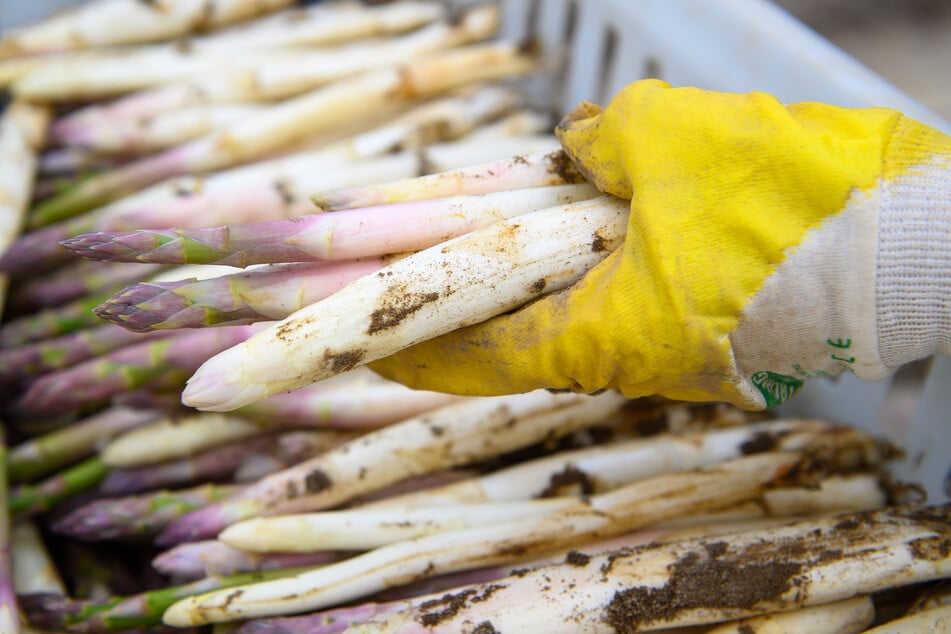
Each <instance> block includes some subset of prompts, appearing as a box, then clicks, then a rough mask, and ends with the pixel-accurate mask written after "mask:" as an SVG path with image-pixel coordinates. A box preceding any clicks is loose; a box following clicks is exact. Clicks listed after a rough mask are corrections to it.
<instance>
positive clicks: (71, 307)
mask: <svg viewBox="0 0 951 634" xmlns="http://www.w3.org/2000/svg"><path fill="white" fill-rule="evenodd" d="M118 290H121V288H115V289H109V290H107V291H105V292H100V293H96V294H93V295H86V296H85V297H80V298H79V299H75V300H73V301H71V302H67V303H65V304H62V305H60V306H54V307H52V308H44V309H43V310H41V311H39V312H36V313H32V314H30V315H24V316H22V317H17V318H16V319H11V320H10V321H8V322H6V323H5V324H3V326H0V347H2V348H11V347H14V346H22V345H27V344H30V343H34V342H37V341H42V340H44V339H48V338H52V337H59V336H63V335H67V334H69V333H72V332H75V331H77V330H84V329H88V328H92V327H94V326H100V325H102V320H100V319H99V317H97V316H96V314H95V313H94V312H93V309H94V308H96V306H98V305H99V304H101V303H102V302H104V301H106V300H107V299H109V297H110V296H111V294H112V293H115V292H117V291H118Z"/></svg>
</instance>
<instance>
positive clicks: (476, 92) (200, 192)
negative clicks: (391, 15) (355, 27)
mask: <svg viewBox="0 0 951 634" xmlns="http://www.w3.org/2000/svg"><path fill="white" fill-rule="evenodd" d="M517 102H518V96H517V94H516V93H515V92H514V91H512V90H511V89H507V88H504V87H501V86H491V85H490V86H477V87H472V88H469V89H462V90H460V91H457V93H456V94H453V95H451V96H448V97H443V98H439V99H435V100H432V101H429V102H426V103H424V104H421V105H420V106H417V107H415V108H413V109H412V110H410V111H409V112H407V113H406V114H404V115H402V116H399V117H397V118H396V119H394V120H393V121H391V122H389V123H387V124H384V125H382V126H378V127H377V128H374V129H372V130H370V131H368V132H365V133H361V134H357V135H355V136H352V137H350V138H348V139H345V140H343V141H341V142H339V143H335V144H333V145H331V146H330V147H321V148H318V149H316V150H313V149H312V150H304V151H301V152H298V153H296V154H291V155H288V156H286V157H280V158H277V159H273V160H268V161H262V162H259V163H255V164H252V165H250V166H246V167H240V168H232V169H229V170H224V171H221V172H217V173H214V174H206V175H197V176H192V177H183V178H174V179H170V180H168V181H166V182H163V183H160V184H158V185H155V186H152V187H149V188H147V189H145V190H143V191H141V192H138V193H136V194H133V195H131V196H126V197H124V198H122V199H120V200H118V201H116V202H114V203H112V204H109V205H106V206H104V207H101V208H99V209H97V210H95V211H93V212H89V213H86V214H82V215H80V216H79V217H77V218H75V219H73V220H70V221H66V222H62V223H56V224H54V225H51V226H49V227H44V228H43V229H40V230H36V231H33V232H31V233H28V234H26V235H25V236H23V237H22V238H20V239H19V240H18V241H16V242H15V243H14V244H13V245H12V246H11V249H10V252H9V254H7V255H6V256H5V257H3V258H2V259H0V270H5V271H8V272H11V273H15V274H16V273H26V272H30V271H32V270H35V269H36V268H38V267H40V268H42V267H44V266H49V265H50V264H51V263H55V262H58V261H62V260H63V259H64V258H65V257H66V255H67V253H68V252H67V251H65V250H64V249H62V248H61V247H60V246H59V244H57V242H58V241H60V240H63V239H66V238H70V237H73V236H76V235H79V234H81V233H85V232H88V231H93V230H102V231H109V230H119V231H121V230H134V229H164V228H166V227H169V226H177V227H198V226H209V225H211V226H214V225H216V224H221V223H225V222H228V223H241V222H251V221H257V220H260V221H263V220H277V219H280V218H289V217H292V216H295V215H300V214H303V213H311V212H313V206H312V205H311V204H310V203H309V202H308V201H307V200H306V197H307V196H308V195H309V194H310V193H312V192H314V191H321V190H324V189H327V188H328V187H341V186H342V187H349V186H355V185H365V184H368V183H374V182H378V181H380V180H384V181H385V180H389V179H393V178H405V177H409V176H415V175H416V174H417V173H418V172H419V170H420V162H419V160H418V158H417V157H416V156H415V155H413V154H411V153H404V154H400V155H399V156H397V157H386V156H381V155H383V154H384V153H387V152H389V151H391V150H394V149H399V148H415V147H418V146H420V145H421V144H425V143H430V142H432V141H437V140H440V139H446V138H454V137H456V136H460V135H463V134H465V133H466V132H468V131H469V130H471V129H472V128H474V127H475V126H477V125H479V124H480V123H482V122H484V121H486V120H488V119H491V118H493V117H496V116H498V115H499V114H501V113H502V112H505V111H506V110H508V109H510V108H511V107H513V105H515V104H516V103H517ZM374 157H376V158H378V160H371V159H373V158H374ZM294 193H296V194H297V195H298V196H299V198H295V197H294V196H293V195H291V194H294Z"/></svg>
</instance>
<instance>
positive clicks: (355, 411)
mask: <svg viewBox="0 0 951 634" xmlns="http://www.w3.org/2000/svg"><path fill="white" fill-rule="evenodd" d="M459 399H460V397H457V396H453V395H451V394H443V393H441V392H430V391H426V390H413V389H410V388H408V387H406V386H404V385H402V384H400V383H395V382H393V381H386V380H382V379H381V378H380V377H379V376H377V375H375V374H373V373H372V372H370V371H368V370H366V369H365V368H357V369H355V370H351V371H350V372H345V373H344V374H341V375H338V376H336V377H332V378H330V379H325V380H323V381H321V382H319V383H315V384H313V385H310V386H308V387H305V388H301V389H299V390H294V391H293V392H287V393H284V394H275V395H274V396H271V397H269V398H266V399H264V400H263V401H258V402H256V403H252V404H250V405H245V406H244V407H241V408H239V409H237V410H235V412H234V413H235V414H237V415H239V416H244V417H247V418H250V419H252V420H256V421H259V422H263V423H268V424H273V425H280V426H287V427H296V428H302V427H303V428H306V427H318V428H324V429H327V428H329V429H347V430H350V429H353V430H367V429H375V428H377V427H383V426H384V425H389V424H391V423H396V422H399V421H401V420H404V419H407V418H410V417H412V416H418V415H420V414H423V413H424V412H428V411H430V410H434V409H437V408H440V407H443V406H446V405H449V404H451V403H454V402H456V401H457V400H459Z"/></svg>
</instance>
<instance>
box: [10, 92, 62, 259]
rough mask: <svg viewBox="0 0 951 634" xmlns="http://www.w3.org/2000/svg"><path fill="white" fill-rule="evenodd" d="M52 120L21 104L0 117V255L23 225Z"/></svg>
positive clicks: (37, 108)
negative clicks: (38, 158) (39, 153)
mask: <svg viewBox="0 0 951 634" xmlns="http://www.w3.org/2000/svg"><path fill="white" fill-rule="evenodd" d="M49 118H50V112H49V110H48V109H46V108H44V107H41V106H34V105H31V104H28V103H25V102H22V101H14V102H13V103H11V104H9V105H8V106H7V107H6V109H5V110H4V112H3V115H2V118H0V165H2V169H0V255H2V254H3V253H4V252H5V251H6V250H7V248H8V247H9V246H10V244H12V242H13V240H14V239H16V237H17V235H18V234H19V232H20V228H21V227H22V226H23V218H24V214H25V213H26V209H27V207H28V206H29V204H30V196H31V195H32V191H33V178H34V176H35V173H36V165H37V154H38V152H39V150H40V148H41V147H42V145H43V141H44V139H45V136H46V127H47V124H48V123H49Z"/></svg>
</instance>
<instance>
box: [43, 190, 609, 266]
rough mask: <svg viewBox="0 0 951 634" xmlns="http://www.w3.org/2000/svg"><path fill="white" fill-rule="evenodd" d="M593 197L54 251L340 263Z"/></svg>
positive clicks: (89, 239)
mask: <svg viewBox="0 0 951 634" xmlns="http://www.w3.org/2000/svg"><path fill="white" fill-rule="evenodd" d="M597 195H598V192H597V190H595V189H594V188H593V187H591V186H590V185H587V184H579V185H561V186H553V187H535V188H529V189H518V190H506V191H501V192H492V193H488V194H482V195H474V196H456V197H451V198H442V199H436V200H426V201H420V202H411V203H404V204H395V205H383V206H377V207H369V208H365V209H351V210H347V211H338V212H336V213H333V214H314V215H310V216H302V217H299V218H294V219H292V220H279V221H274V222H260V223H252V224H247V225H229V226H224V227H210V228H205V229H191V230H183V229H169V230H164V231H154V230H140V231H133V232H131V233H107V232H98V233H91V234H86V235H81V236H77V237H75V238H71V239H69V240H65V241H63V243H62V244H63V246H65V247H66V248H68V249H70V250H71V251H74V252H76V253H77V254H79V255H82V256H84V257H87V258H92V259H97V260H111V261H119V262H132V261H134V262H157V263H166V264H184V263H195V264H226V265H230V266H242V267H243V266H249V265H252V264H265V263H274V262H311V261H319V260H344V259H350V258H362V257H371V256H378V255H385V254H388V253H401V252H408V251H418V250H420V249H425V248H426V247H430V246H432V245H434V244H437V243H439V242H443V241H445V240H448V239H449V238H453V237H455V236H458V235H461V234H464V233H468V232H470V231H473V230H474V229H478V228H479V227H484V226H486V225H487V224H490V223H492V222H495V221H498V220H502V219H506V218H511V217H513V216H517V215H520V214H523V213H527V212H530V211H535V210H538V209H545V208H548V207H554V206H556V205H564V204H568V203H572V202H577V201H579V200H585V199H589V198H594V197H595V196H597Z"/></svg>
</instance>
